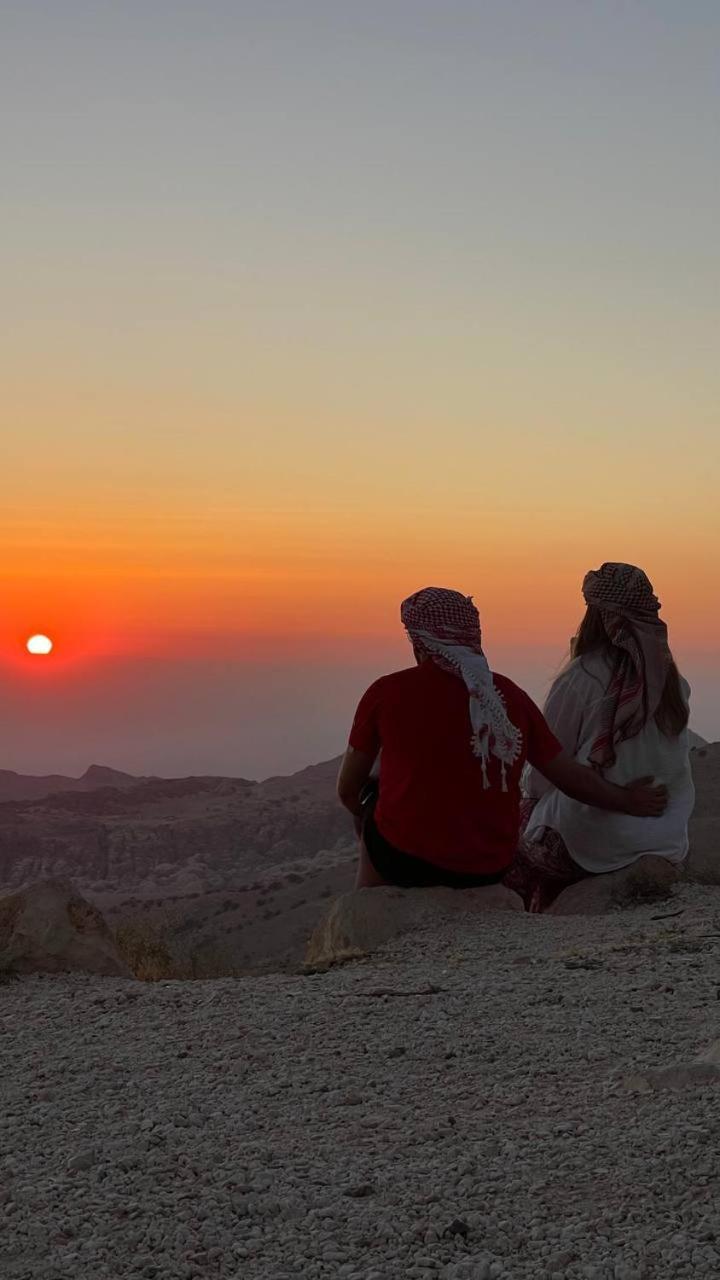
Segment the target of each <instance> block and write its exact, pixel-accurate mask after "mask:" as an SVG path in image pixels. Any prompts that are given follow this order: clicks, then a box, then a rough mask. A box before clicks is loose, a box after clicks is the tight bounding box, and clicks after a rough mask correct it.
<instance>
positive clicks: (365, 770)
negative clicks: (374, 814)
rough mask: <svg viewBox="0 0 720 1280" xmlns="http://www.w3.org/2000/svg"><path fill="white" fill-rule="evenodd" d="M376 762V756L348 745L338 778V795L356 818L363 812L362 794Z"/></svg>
mask: <svg viewBox="0 0 720 1280" xmlns="http://www.w3.org/2000/svg"><path fill="white" fill-rule="evenodd" d="M374 763H375V758H374V756H369V755H366V753H365V752H364V751H356V750H355V749H354V747H348V749H347V751H346V752H345V755H344V756H343V759H342V764H341V765H340V773H339V774H338V780H337V793H338V797H339V799H340V803H341V804H344V805H345V808H346V809H349V810H350V812H351V813H352V814H353V815H354V817H356V818H358V817H359V816H360V813H361V806H360V794H361V792H362V789H363V787H364V786H365V783H366V782H367V781H368V778H369V777H370V774H371V773H372V767H373V765H374Z"/></svg>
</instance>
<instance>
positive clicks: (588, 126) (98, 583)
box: [0, 0, 720, 776]
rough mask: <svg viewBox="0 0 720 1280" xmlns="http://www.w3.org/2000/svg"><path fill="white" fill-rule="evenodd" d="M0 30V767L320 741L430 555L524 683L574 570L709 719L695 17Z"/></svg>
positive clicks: (168, 14) (708, 482)
mask: <svg viewBox="0 0 720 1280" xmlns="http://www.w3.org/2000/svg"><path fill="white" fill-rule="evenodd" d="M61 10H62V12H61ZM2 24H3V28H4V29H3V32H2V48H3V53H2V57H3V59H4V61H5V64H6V65H5V67H4V68H3V75H2V77H0V107H1V108H2V110H1V111H0V120H1V121H2V123H1V124H0V129H1V130H2V132H3V134H4V137H3V154H4V156H5V161H4V183H3V185H4V188H5V193H4V198H5V208H4V215H3V236H2V238H1V239H0V258H1V259H2V263H1V265H2V274H3V282H4V290H3V292H4V299H5V304H4V311H5V317H6V333H5V336H4V340H3V344H2V350H1V351H0V362H1V364H2V374H3V379H2V385H3V394H2V401H1V404H0V413H1V415H2V454H3V464H4V465H3V468H2V475H1V477H0V484H1V485H2V505H1V506H0V529H1V533H2V545H3V550H4V555H3V566H2V598H1V599H0V704H1V705H3V707H4V711H3V725H4V730H3V743H2V747H1V749H0V768H2V767H6V768H16V769H20V770H23V771H27V772H29V771H33V772H35V771H51V770H52V771H55V770H63V771H73V772H77V771H81V770H82V769H84V768H85V767H86V766H87V765H88V764H89V763H91V761H93V760H95V761H98V762H101V763H108V764H112V765H115V766H116V767H119V768H127V769H130V770H132V771H134V772H156V773H177V772H224V773H232V774H237V773H244V774H246V775H249V776H262V775H263V774H266V773H269V772H273V771H280V770H286V769H291V768H299V767H301V766H303V765H304V764H307V763H310V762H311V761H313V760H315V759H319V758H322V757H325V756H330V755H333V754H336V753H337V752H338V751H339V750H340V749H341V747H342V745H343V740H344V737H345V734H346V730H347V725H348V721H349V718H350V716H351V714H352V710H353V706H354V703H355V701H356V700H357V697H358V696H359V694H360V693H361V692H362V690H363V688H364V686H365V684H367V683H368V682H369V680H370V679H372V678H373V677H374V676H375V675H377V674H380V673H381V672H382V671H383V670H385V669H388V668H389V667H394V666H398V665H402V664H403V663H404V662H405V661H406V655H407V648H406V644H405V641H404V639H403V636H402V634H401V633H400V629H399V624H398V605H399V602H400V600H401V599H402V597H403V596H405V595H407V594H408V593H409V592H410V591H412V590H415V589H417V588H418V587H420V586H423V585H427V584H430V583H434V584H439V585H449V586H454V587H458V588H461V589H463V590H465V591H468V592H471V593H472V594H473V595H474V596H475V599H476V601H477V603H478V606H479V608H480V611H481V616H482V618H483V625H484V633H485V641H486V648H487V652H488V657H489V659H490V661H491V664H492V665H494V666H495V667H496V669H499V670H504V671H506V673H507V674H508V675H510V676H512V677H514V678H516V679H517V680H518V681H519V682H521V683H522V682H524V683H525V684H526V685H527V687H528V689H529V690H530V692H531V693H533V694H534V696H536V697H537V698H539V699H541V698H542V696H543V693H544V690H545V689H546V688H547V683H548V681H549V679H550V678H551V676H552V674H553V672H554V671H555V670H556V669H557V666H558V665H559V663H560V662H561V661H562V658H563V655H564V653H565V651H566V649H567V640H568V637H569V636H570V634H571V632H572V631H573V630H574V628H575V626H576V624H577V622H578V620H579V617H580V614H581V597H580V583H581V580H582V576H583V574H584V572H585V571H586V570H587V569H588V568H590V567H592V566H596V565H597V564H599V563H600V562H601V561H603V560H605V559H624V560H630V561H633V562H635V563H639V564H641V565H643V567H645V568H646V570H647V571H648V573H649V574H650V576H651V578H652V579H653V582H654V584H655V586H656V589H657V591H658V594H659V595H660V598H661V600H662V601H663V606H664V616H665V617H666V619H667V621H668V623H669V626H670V634H671V640H672V643H673V647H674V649H675V651H676V656H677V658H678V661H679V663H680V665H681V667H682V668H683V670H684V671H685V672H686V674H687V675H688V677H689V679H690V680H691V683H692V685H693V689H694V695H695V703H694V709H693V715H692V723H693V724H694V727H695V728H696V729H697V730H698V731H699V732H701V733H703V734H704V735H706V736H709V737H715V738H717V737H718V736H720V694H719V693H718V677H719V675H720V609H719V608H718V604H717V596H718V588H719V587H720V550H719V540H718V534H719V533H720V518H719V517H718V504H717V492H718V479H719V475H718V473H719V464H720V446H719V444H718V438H719V433H718V429H717V415H718V403H720V397H719V395H718V393H719V392H720V373H719V371H718V370H719V366H718V360H717V342H718V296H720V295H719V292H718V286H719V285H720V279H719V277H720V270H719V267H718V253H717V230H716V228H717V225H718V222H719V221H720V189H719V182H718V172H719V171H718V166H717V164H716V163H714V160H713V157H714V156H716V150H717V144H716V123H717V112H718V107H719V106H720V89H718V82H717V76H716V57H717V52H718V47H719V46H720V15H719V12H718V10H717V7H716V6H714V5H712V4H710V3H709V2H708V3H705V2H704V0H702V2H700V0H698V2H693V0H690V3H688V4H686V5H683V6H679V5H677V4H671V3H670V2H669V0H668V2H667V3H665V2H664V0H659V2H658V3H657V4H654V5H653V6H649V5H645V4H643V3H639V2H638V3H629V4H627V5H622V6H615V5H607V4H605V3H600V2H598V3H588V4H587V5H583V6H578V5H577V4H573V3H570V0H548V2H547V3H546V4H543V5H537V4H536V3H534V2H533V0H517V2H516V3H512V4H504V3H503V4H501V3H499V0H498V3H494V2H493V0H489V2H488V3H454V2H453V0H450V2H449V3H446V4H443V5H438V4H431V3H426V2H425V0H418V2H417V3H410V0H383V2H382V3H379V2H378V3H375V2H374V0H370V2H369V3H364V4H362V5H360V4H357V5H356V4H352V3H348V4H344V3H341V4H335V3H329V2H328V3H325V2H323V3H318V2H316V0H307V2H306V3H303V4H290V3H274V2H270V3H259V2H258V3H239V4H228V3H225V2H223V0H208V3H207V4H206V5H203V6H193V5H189V4H185V3H179V4H178V3H170V0H158V2H157V3H155V4H153V5H152V6H147V5H144V4H140V3H132V2H131V3H129V4H127V5H122V6H111V5H107V6H106V5H96V4H90V3H83V2H80V0H68V3H67V4H64V5H63V6H56V5H53V4H51V3H50V2H49V0H46V2H45V3H36V4H33V5H29V6H9V7H8V8H7V9H6V10H4V11H3V17H2ZM37 631H41V632H46V633H47V634H48V635H50V636H51V637H52V639H53V641H54V643H55V649H54V652H53V654H52V655H51V657H50V658H47V659H38V658H31V657H30V656H29V655H28V654H27V653H26V651H25V649H24V643H25V640H26V638H27V637H28V636H29V635H31V634H32V633H33V632H37Z"/></svg>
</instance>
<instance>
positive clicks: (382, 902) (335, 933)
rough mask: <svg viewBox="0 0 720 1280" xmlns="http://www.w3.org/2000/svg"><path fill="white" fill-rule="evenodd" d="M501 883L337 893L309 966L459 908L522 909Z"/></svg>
mask: <svg viewBox="0 0 720 1280" xmlns="http://www.w3.org/2000/svg"><path fill="white" fill-rule="evenodd" d="M522 910H523V905H522V900H521V899H520V898H519V897H518V895H517V894H516V893H511V891H510V890H509V889H505V888H503V886H502V885H492V886H491V887H489V888H486V889H460V890H458V889H396V888H390V887H388V888H377V889H356V890H355V891H354V892H353V893H346V894H343V896H342V897H340V898H336V899H335V901H334V902H333V903H332V905H331V906H330V908H329V910H328V912H327V915H326V916H325V917H324V919H323V920H321V921H320V923H319V925H318V926H317V928H316V929H315V931H314V933H313V934H312V937H311V938H310V941H309V943H308V947H307V952H306V955H305V967H306V969H308V970H311V971H312V970H315V971H316V970H322V969H327V968H329V966H330V965H333V964H342V963H343V962H344V961H346V960H353V959H357V958H359V957H361V956H366V955H369V954H371V953H372V952H373V951H376V950H377V949H378V947H381V946H382V945H383V943H385V942H389V941H390V940H391V939H392V938H396V937H399V935H400V934H403V933H408V932H410V931H411V930H413V929H417V928H421V927H423V926H425V925H427V924H428V923H430V922H431V921H432V920H433V919H436V920H437V919H440V918H443V917H445V918H446V917H447V916H449V915H450V916H452V915H455V914H457V913H458V912H466V913H472V914H477V915H479V914H481V913H482V912H485V911H522Z"/></svg>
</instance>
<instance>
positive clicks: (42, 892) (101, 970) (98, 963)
mask: <svg viewBox="0 0 720 1280" xmlns="http://www.w3.org/2000/svg"><path fill="white" fill-rule="evenodd" d="M0 967H2V968H4V969H9V970H11V971H13V972H15V973H68V972H72V971H78V972H81V973H94V974H99V975H102V976H105V977H123V978H130V977H132V973H131V971H130V969H129V968H128V966H127V965H126V964H125V961H124V960H123V959H122V957H121V956H120V953H119V951H118V948H117V946H116V944H115V939H114V938H113V935H112V933H111V932H110V930H109V928H108V926H107V925H106V923H105V921H104V919H103V917H102V915H101V914H100V912H99V911H98V909H97V907H94V906H93V905H92V904H91V903H89V902H87V900H86V899H85V898H83V897H82V896H81V895H80V894H79V893H78V892H77V890H76V889H75V888H74V887H73V885H72V884H71V883H70V882H69V881H67V880H43V881H40V882H38V883H37V884H32V885H29V886H28V887H27V888H25V889H20V890H18V892H17V893H13V894H10V895H9V896H8V897H4V898H0Z"/></svg>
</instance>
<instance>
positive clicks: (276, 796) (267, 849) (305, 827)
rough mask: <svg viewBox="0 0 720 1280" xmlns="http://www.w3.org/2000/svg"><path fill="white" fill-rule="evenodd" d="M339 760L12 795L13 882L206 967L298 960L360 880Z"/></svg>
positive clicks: (704, 767)
mask: <svg viewBox="0 0 720 1280" xmlns="http://www.w3.org/2000/svg"><path fill="white" fill-rule="evenodd" d="M337 763H338V762H337V761H336V760H332V761H328V762H326V763H324V764H320V765H316V766H313V767H311V768H308V769H304V770H303V771H302V772H300V773H297V774H294V775H292V776H290V777H278V778H270V779H268V780H267V781H265V782H262V783H257V782H249V781H246V780H243V779H234V778H212V777H208V778H202V777H199V778H181V779H139V780H134V779H130V780H129V781H128V778H127V775H121V779H122V782H121V784H120V785H114V786H103V785H100V786H96V787H95V788H94V789H93V788H91V787H90V786H88V785H87V779H88V775H85V777H86V785H85V786H84V787H82V788H78V789H75V790H71V791H62V792H58V793H56V794H51V795H45V796H41V797H38V798H35V799H25V800H16V801H11V802H6V803H4V804H0V890H2V889H6V890H12V889H16V888H18V887H20V886H21V885H23V884H28V883H32V882H35V881H39V880H44V879H48V878H53V879H55V878H62V879H65V880H69V881H71V882H72V883H73V884H74V885H75V886H76V887H77V889H78V890H79V891H80V892H81V893H83V894H84V895H85V896H86V897H87V898H88V899H89V900H90V901H92V902H93V903H95V904H96V905H98V906H99V907H101V909H102V910H103V912H104V914H105V916H106V918H107V919H108V921H109V922H110V923H111V925H112V926H113V927H115V928H117V927H123V928H129V929H132V930H137V929H140V931H141V933H142V935H143V937H144V936H145V934H147V936H148V937H152V938H153V940H155V941H157V939H160V940H161V946H162V948H164V949H165V950H167V949H168V948H169V950H170V951H171V952H172V955H173V956H174V957H178V956H179V955H180V954H182V955H183V956H184V957H185V963H187V964H191V966H192V967H193V971H197V972H198V973H200V974H203V973H205V972H217V971H222V972H229V971H232V972H241V973H257V972H263V971H267V970H276V969H278V968H287V967H292V966H293V965H297V963H298V962H299V960H300V958H301V956H302V951H303V946H304V943H305V940H306V939H307V937H308V935H309V933H310V932H311V931H312V929H313V927H314V925H315V923H316V921H317V918H318V915H319V914H320V912H321V911H322V908H323V905H324V903H325V902H326V900H327V899H328V898H330V897H332V896H334V895H335V894H338V893H342V892H345V891H346V890H347V889H349V888H350V887H351V884H352V877H353V863H354V842H353V836H352V830H351V825H350V822H349V819H348V817H347V815H346V814H345V813H344V812H343V810H342V809H340V807H339V806H338V804H337V801H336V799H335V793H334V786H335V777H336V774H337ZM693 769H694V774H695V779H696V786H697V808H696V813H695V817H694V820H693V827H692V842H693V853H692V859H691V864H692V871H693V875H694V877H695V878H696V879H700V880H704V881H705V882H707V883H711V884H712V883H717V882H718V878H719V873H718V853H719V852H720V851H719V850H718V847H717V838H716V832H717V822H718V814H719V813H720V744H715V745H714V746H701V747H698V748H697V749H696V750H695V751H693ZM89 774H90V780H91V781H92V779H93V777H94V778H95V779H96V781H98V782H101V781H102V772H101V771H92V770H91V771H89ZM33 781H35V782H39V781H41V780H33Z"/></svg>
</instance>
